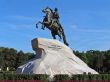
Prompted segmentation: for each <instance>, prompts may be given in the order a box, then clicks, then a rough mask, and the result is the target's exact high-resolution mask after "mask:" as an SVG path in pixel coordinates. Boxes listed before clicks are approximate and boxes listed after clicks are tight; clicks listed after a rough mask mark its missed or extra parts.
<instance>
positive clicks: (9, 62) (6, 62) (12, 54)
mask: <svg viewBox="0 0 110 82" xmlns="http://www.w3.org/2000/svg"><path fill="white" fill-rule="evenodd" d="M33 57H34V54H33V53H24V52H23V51H17V50H15V49H13V48H4V47H0V68H2V70H4V71H5V70H6V68H7V67H9V70H10V71H15V70H16V69H17V67H18V66H20V65H21V64H22V63H24V62H25V61H27V60H29V59H31V58H33Z"/></svg>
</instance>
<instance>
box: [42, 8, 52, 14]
mask: <svg viewBox="0 0 110 82" xmlns="http://www.w3.org/2000/svg"><path fill="white" fill-rule="evenodd" d="M42 12H43V13H46V14H51V13H52V9H50V8H49V7H46V8H45V9H43V10H42Z"/></svg>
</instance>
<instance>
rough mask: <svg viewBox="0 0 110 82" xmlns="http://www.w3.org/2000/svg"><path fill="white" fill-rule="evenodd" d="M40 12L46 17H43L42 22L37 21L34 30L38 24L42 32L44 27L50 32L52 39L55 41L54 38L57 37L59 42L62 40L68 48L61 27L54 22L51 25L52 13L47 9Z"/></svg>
mask: <svg viewBox="0 0 110 82" xmlns="http://www.w3.org/2000/svg"><path fill="white" fill-rule="evenodd" d="M42 11H43V12H44V13H45V14H46V16H45V17H44V19H43V22H41V21H39V22H38V23H37V24H36V28H38V24H39V23H40V24H42V29H43V30H44V29H45V27H46V28H48V29H49V30H50V31H51V34H52V37H53V39H56V37H55V36H56V35H58V36H59V37H60V40H61V39H62V38H63V42H64V44H65V45H67V46H68V43H67V41H66V37H65V34H64V30H63V28H62V26H61V25H59V24H58V23H56V22H54V23H53V25H51V23H52V20H53V11H52V10H51V9H50V8H49V7H47V8H45V9H43V10H42Z"/></svg>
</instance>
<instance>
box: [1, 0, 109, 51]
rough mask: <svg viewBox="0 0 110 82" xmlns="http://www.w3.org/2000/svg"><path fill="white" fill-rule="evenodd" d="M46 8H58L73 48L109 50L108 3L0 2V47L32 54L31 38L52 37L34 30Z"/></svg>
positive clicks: (99, 0) (73, 0)
mask: <svg viewBox="0 0 110 82" xmlns="http://www.w3.org/2000/svg"><path fill="white" fill-rule="evenodd" d="M46 6H49V7H51V8H52V9H54V8H55V7H57V8H58V9H59V13H60V22H61V24H62V26H63V28H64V31H65V34H66V37H67V41H68V42H69V44H70V47H71V48H72V49H74V50H79V51H87V50H108V49H110V0H0V46H4V47H10V48H15V49H17V50H23V51H25V52H33V51H32V48H31V40H32V39H33V38H39V37H42V38H52V37H51V33H50V31H49V30H48V29H46V30H45V31H44V30H41V29H40V28H39V29H36V28H35V24H36V23H37V22H38V21H39V20H42V18H43V16H44V15H45V14H44V13H42V11H41V10H42V9H44V8H45V7H46Z"/></svg>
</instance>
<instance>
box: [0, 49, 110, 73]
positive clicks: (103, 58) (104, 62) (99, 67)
mask: <svg viewBox="0 0 110 82" xmlns="http://www.w3.org/2000/svg"><path fill="white" fill-rule="evenodd" d="M73 52H74V53H75V55H76V56H78V57H79V58H80V59H82V60H83V61H84V62H85V63H87V64H88V66H89V67H91V68H93V69H95V70H96V71H97V72H99V73H101V74H106V73H110V50H107V51H98V50H89V51H86V52H79V51H73ZM34 57H35V55H34V54H33V53H24V52H23V51H17V50H15V49H13V48H4V47H0V68H2V70H3V71H6V68H7V67H9V70H10V71H15V70H16V69H17V68H18V67H19V66H20V65H22V64H23V63H24V62H26V61H28V60H30V59H32V58H34Z"/></svg>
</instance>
